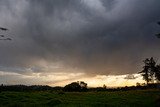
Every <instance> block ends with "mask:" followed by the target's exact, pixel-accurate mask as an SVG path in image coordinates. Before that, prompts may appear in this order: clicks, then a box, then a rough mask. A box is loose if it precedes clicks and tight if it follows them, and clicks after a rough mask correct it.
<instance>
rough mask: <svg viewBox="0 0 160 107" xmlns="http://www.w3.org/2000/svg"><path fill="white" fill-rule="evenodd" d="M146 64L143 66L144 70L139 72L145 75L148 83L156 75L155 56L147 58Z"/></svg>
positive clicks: (144, 77)
mask: <svg viewBox="0 0 160 107" xmlns="http://www.w3.org/2000/svg"><path fill="white" fill-rule="evenodd" d="M143 62H144V64H145V65H144V66H143V70H142V71H141V72H139V73H141V75H142V76H143V79H144V80H145V81H146V82H147V85H148V83H149V82H153V81H154V79H153V76H154V72H155V65H156V62H155V61H154V59H153V57H151V58H150V59H149V58H146V59H145V60H144V61H143Z"/></svg>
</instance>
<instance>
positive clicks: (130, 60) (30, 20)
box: [0, 0, 160, 75]
mask: <svg viewBox="0 0 160 107" xmlns="http://www.w3.org/2000/svg"><path fill="white" fill-rule="evenodd" d="M159 7H160V1H158V0H141V1H139V0H134V1H133V0H41V1H40V0H22V1H20V0H0V14H1V15H0V26H3V27H7V28H8V29H9V31H8V32H2V31H1V32H0V33H1V34H4V35H7V36H10V37H11V38H13V41H11V42H8V41H7V42H6V41H0V49H1V50H0V70H1V71H4V72H16V73H21V74H28V75H29V74H30V73H39V72H41V73H53V72H68V73H72V72H74V73H79V72H80V73H86V74H87V75H99V74H104V75H109V74H111V75H115V74H132V73H136V72H138V71H139V70H140V69H141V67H142V66H141V64H142V63H141V62H142V60H143V59H144V58H146V57H151V56H153V57H156V58H158V57H160V55H159V53H160V50H159V46H160V40H159V39H157V38H156V37H155V36H154V34H155V33H157V32H158V31H159V27H158V25H156V22H157V21H158V20H160V14H159V11H160V8H159Z"/></svg>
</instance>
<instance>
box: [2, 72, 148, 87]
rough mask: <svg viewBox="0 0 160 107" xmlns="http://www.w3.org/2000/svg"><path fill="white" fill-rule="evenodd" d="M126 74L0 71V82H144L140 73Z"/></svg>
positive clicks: (112, 84) (92, 84)
mask: <svg viewBox="0 0 160 107" xmlns="http://www.w3.org/2000/svg"><path fill="white" fill-rule="evenodd" d="M127 75H128V74H126V75H108V76H107V75H95V76H92V77H89V76H86V75H85V73H50V74H46V75H45V74H43V73H33V74H32V75H23V74H18V73H11V72H3V71H0V76H1V84H8V85H14V84H24V85H49V86H65V85H67V84H69V83H71V82H76V81H84V82H86V83H87V84H88V87H102V86H103V85H104V84H105V85H106V86H107V87H123V86H135V85H136V83H137V82H139V83H145V81H144V80H143V79H142V76H140V74H132V75H133V76H134V77H135V78H134V79H132V78H131V79H125V77H127ZM2 77H3V78H2ZM2 80H3V81H2ZM26 80H27V81H26Z"/></svg>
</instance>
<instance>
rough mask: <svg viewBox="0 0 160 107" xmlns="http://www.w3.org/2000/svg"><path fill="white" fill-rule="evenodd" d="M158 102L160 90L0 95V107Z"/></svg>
mask: <svg viewBox="0 0 160 107" xmlns="http://www.w3.org/2000/svg"><path fill="white" fill-rule="evenodd" d="M159 101H160V90H132V91H115V92H81V93H80V92H66V93H64V94H63V93H58V92H1V93H0V106H1V107H156V106H157V105H158V103H159ZM157 107H158V106H157ZM159 107H160V106H159Z"/></svg>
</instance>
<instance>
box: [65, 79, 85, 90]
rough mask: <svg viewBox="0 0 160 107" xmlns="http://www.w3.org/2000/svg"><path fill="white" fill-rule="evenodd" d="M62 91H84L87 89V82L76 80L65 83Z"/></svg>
mask: <svg viewBox="0 0 160 107" xmlns="http://www.w3.org/2000/svg"><path fill="white" fill-rule="evenodd" d="M63 90H64V91H69V92H72V91H75V92H76V91H78V92H80V91H86V90H87V83H85V82H83V81H77V82H72V83H71V84H68V85H66V86H65V87H64V88H63Z"/></svg>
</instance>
